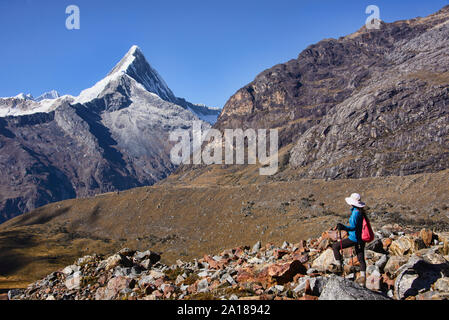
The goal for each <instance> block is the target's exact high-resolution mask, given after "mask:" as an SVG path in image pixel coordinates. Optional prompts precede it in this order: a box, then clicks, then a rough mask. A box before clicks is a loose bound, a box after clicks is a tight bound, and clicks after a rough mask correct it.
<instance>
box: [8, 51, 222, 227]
mask: <svg viewBox="0 0 449 320" xmlns="http://www.w3.org/2000/svg"><path fill="white" fill-rule="evenodd" d="M159 94H160V95H161V96H159ZM171 101H174V102H177V101H178V98H176V97H175V96H174V95H173V93H172V92H171V90H170V89H169V88H168V87H167V85H166V84H165V82H164V81H163V79H162V78H161V77H160V75H159V74H158V73H157V72H156V71H155V70H154V69H152V68H151V67H150V65H149V64H148V62H146V60H145V57H144V56H143V54H142V52H141V51H140V49H138V48H137V47H136V46H133V47H132V48H131V49H130V51H129V52H128V53H127V54H126V55H125V57H124V58H123V59H122V60H121V61H120V62H119V64H118V65H117V66H116V67H115V68H114V69H113V70H112V71H111V72H110V73H109V74H108V75H107V76H106V78H104V79H102V80H101V81H99V82H98V83H97V84H95V85H94V86H93V87H92V88H89V89H86V90H84V91H83V92H82V93H81V94H80V95H79V96H78V97H71V96H64V97H60V98H56V99H46V100H43V101H41V102H38V101H34V100H25V99H20V98H6V99H1V100H0V111H3V113H4V114H3V115H4V117H0V171H1V172H2V175H3V178H2V180H1V181H0V222H3V221H5V220H7V219H10V218H11V217H14V216H16V215H18V214H20V213H23V212H27V211H30V210H32V209H34V208H36V207H39V206H42V205H45V204H47V203H49V202H54V201H59V200H65V199H68V198H74V197H87V196H92V195H95V194H99V193H104V192H110V191H117V190H125V189H129V188H133V187H139V186H144V185H151V184H154V183H155V182H156V181H158V180H160V179H163V178H164V177H166V176H167V175H168V174H169V173H170V172H172V171H173V170H174V169H175V165H174V164H172V162H171V160H170V150H171V147H172V143H170V142H169V141H168V140H169V139H168V135H169V133H170V132H171V131H173V130H176V129H178V128H182V129H189V128H190V127H191V125H192V123H193V121H198V120H200V118H199V117H198V116H197V115H196V113H195V112H194V110H192V109H191V108H188V107H186V106H181V105H178V104H175V103H173V102H171ZM183 101H184V103H185V104H186V105H192V106H194V105H193V104H190V103H189V102H187V101H185V100H183ZM203 110H204V112H205V113H207V112H209V113H211V114H214V113H215V114H217V113H218V110H214V109H210V108H207V107H203ZM0 115H1V114H0ZM5 115H6V116H5ZM12 115H14V116H12ZM200 116H202V114H200ZM202 123H203V126H204V128H205V129H206V128H209V127H210V125H209V123H207V122H204V121H203V122H202Z"/></svg>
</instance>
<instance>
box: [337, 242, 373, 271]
mask: <svg viewBox="0 0 449 320" xmlns="http://www.w3.org/2000/svg"><path fill="white" fill-rule="evenodd" d="M341 247H343V249H346V248H350V247H355V253H356V254H357V260H359V263H360V270H361V271H366V262H365V242H361V243H357V242H354V241H351V240H349V239H343V240H342V242H341V245H340V240H337V242H335V243H334V244H333V246H332V250H333V251H334V256H335V259H336V260H337V261H343V258H342V256H341V254H340V249H341Z"/></svg>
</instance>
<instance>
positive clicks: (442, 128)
mask: <svg viewBox="0 0 449 320" xmlns="http://www.w3.org/2000/svg"><path fill="white" fill-rule="evenodd" d="M448 39H449V20H445V22H443V23H439V24H438V25H437V26H435V27H432V28H429V29H428V30H427V31H426V32H424V33H421V34H419V35H417V36H415V37H413V38H412V39H406V40H402V41H399V42H397V43H396V44H395V45H394V47H393V48H392V49H391V50H390V51H389V52H387V53H386V54H385V55H384V60H385V61H386V62H387V63H388V65H389V68H388V69H385V70H375V71H374V72H373V73H372V77H371V79H370V80H369V81H367V83H366V84H365V85H364V87H363V88H361V89H360V90H359V91H358V92H357V93H355V94H353V95H352V96H351V97H350V98H348V99H346V100H345V101H343V102H342V103H340V104H338V105H337V106H335V107H334V108H333V109H332V110H331V111H329V112H328V114H327V115H326V116H325V117H324V118H323V119H322V121H321V122H320V123H319V124H318V125H316V126H314V127H313V128H311V129H310V130H308V131H307V132H306V133H305V134H304V135H302V136H301V137H300V138H299V140H298V142H297V144H296V146H295V147H294V148H293V150H292V152H291V157H290V160H291V164H292V165H293V166H295V167H297V168H298V172H299V175H300V176H301V177H311V178H318V177H320V178H359V177H367V176H386V175H408V174H415V173H422V172H435V171H439V170H443V169H445V168H448V167H449V87H448V84H449V59H448V56H447V46H448V45H449V40H448Z"/></svg>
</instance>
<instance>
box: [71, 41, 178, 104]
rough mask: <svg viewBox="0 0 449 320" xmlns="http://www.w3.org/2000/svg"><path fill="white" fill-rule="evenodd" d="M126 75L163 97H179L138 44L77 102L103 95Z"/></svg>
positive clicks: (77, 99)
mask: <svg viewBox="0 0 449 320" xmlns="http://www.w3.org/2000/svg"><path fill="white" fill-rule="evenodd" d="M125 75H126V76H129V77H131V78H133V79H134V80H135V81H136V82H137V83H139V84H141V85H142V86H143V87H144V88H145V90H147V91H149V92H151V93H154V94H156V95H158V96H159V97H160V98H161V99H163V100H165V101H168V102H172V103H177V98H176V97H175V95H174V94H173V92H172V91H171V90H170V88H169V87H168V86H167V84H166V83H165V81H164V79H162V77H161V76H160V75H159V73H158V72H157V71H156V70H155V69H153V68H152V67H151V66H150V64H149V63H148V62H147V60H146V59H145V56H144V55H143V53H142V51H141V50H140V49H139V47H138V46H136V45H134V46H132V47H131V48H130V49H129V51H128V52H127V53H126V55H125V56H124V57H123V58H122V59H121V60H120V61H119V63H117V65H116V66H115V67H114V68H113V69H112V70H111V72H109V73H108V75H107V76H106V77H105V78H104V79H102V80H100V81H99V82H97V83H96V84H95V85H94V86H93V87H91V88H89V89H86V90H84V91H82V92H81V93H80V95H79V96H78V97H77V98H76V102H78V103H86V102H89V101H92V100H93V99H95V98H97V97H98V96H100V95H101V93H102V92H103V90H105V89H106V87H107V86H108V84H109V83H111V82H113V81H115V80H117V79H119V78H120V77H123V76H125Z"/></svg>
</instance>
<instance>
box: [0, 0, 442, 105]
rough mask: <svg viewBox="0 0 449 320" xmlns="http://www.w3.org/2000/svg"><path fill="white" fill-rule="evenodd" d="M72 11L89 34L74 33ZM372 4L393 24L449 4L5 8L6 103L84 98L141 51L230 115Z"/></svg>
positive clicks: (178, 84) (0, 37) (277, 2)
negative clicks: (233, 103)
mask: <svg viewBox="0 0 449 320" xmlns="http://www.w3.org/2000/svg"><path fill="white" fill-rule="evenodd" d="M71 4H75V5H77V6H79V8H80V11H81V29H80V30H70V31H69V30H67V29H66V27H65V21H66V18H67V15H66V13H65V9H66V7H67V6H68V5H71ZM371 4H374V5H377V6H378V7H379V8H380V15H381V19H382V20H383V21H386V22H392V21H396V20H399V19H408V18H413V17H416V16H426V15H428V14H431V13H433V12H435V11H437V10H439V9H440V8H442V7H443V6H445V5H447V4H449V0H426V1H422V0H408V1H396V0H386V1H380V0H371V1H363V0H358V1H353V0H345V1H337V0H305V1H302V0H271V1H267V0H239V1H237V0H226V1H222V0H201V1H200V0H159V1H154V0H126V1H111V0H109V1H106V0H94V1H93V0H90V1H84V0H70V1H65V0H54V1H49V0H0V43H1V47H0V97H2V96H14V95H16V94H18V93H20V92H25V93H31V94H33V95H34V96H38V95H39V94H41V93H42V92H45V91H49V90H51V89H56V90H58V91H59V92H60V93H62V94H72V95H78V94H79V92H80V91H81V90H83V89H85V88H88V87H90V86H92V85H93V84H94V83H95V82H96V81H98V80H100V79H102V78H103V77H104V76H105V75H106V74H107V73H108V72H109V71H110V69H111V68H112V67H113V66H114V65H115V64H116V63H117V62H118V61H119V60H120V59H121V58H122V56H123V55H124V54H125V53H126V52H127V51H128V49H129V48H130V47H131V46H132V45H133V44H137V45H138V46H139V47H140V48H141V49H142V51H143V52H144V54H145V56H146V57H147V59H148V61H149V62H150V64H151V65H152V66H153V67H154V68H155V69H157V70H158V71H159V73H160V74H161V75H162V77H163V78H164V79H165V80H166V82H167V83H168V85H169V87H170V88H171V89H172V90H173V92H174V93H175V94H176V95H177V96H180V97H185V98H186V99H187V100H189V101H191V102H195V103H205V104H207V105H210V106H217V107H223V105H224V104H225V103H226V101H227V99H228V98H229V97H230V96H231V95H232V94H234V93H235V91H237V90H238V89H239V88H241V87H242V86H244V85H246V84H247V83H249V82H251V81H252V80H253V79H254V78H255V76H256V75H257V74H258V73H260V72H262V71H263V70H265V69H267V68H269V67H271V66H273V65H275V64H278V63H282V62H286V61H288V60H290V59H293V58H296V57H297V55H298V54H299V53H300V52H301V51H302V50H303V49H305V48H306V47H307V46H308V45H310V44H313V43H316V42H318V41H320V40H321V39H323V38H338V37H340V36H344V35H347V34H349V33H352V32H354V31H356V30H358V29H359V28H360V27H361V26H362V25H363V24H364V23H365V20H366V18H367V17H368V15H366V14H365V8H366V7H367V6H368V5H371Z"/></svg>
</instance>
